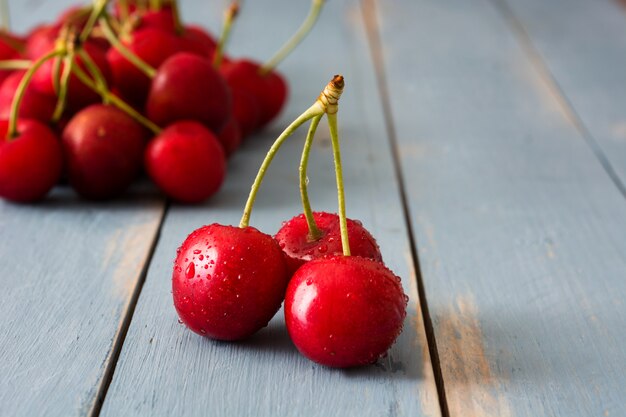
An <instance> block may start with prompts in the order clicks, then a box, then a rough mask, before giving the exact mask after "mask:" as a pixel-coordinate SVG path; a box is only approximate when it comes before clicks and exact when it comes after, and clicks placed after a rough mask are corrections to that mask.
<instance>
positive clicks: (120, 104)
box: [72, 65, 161, 135]
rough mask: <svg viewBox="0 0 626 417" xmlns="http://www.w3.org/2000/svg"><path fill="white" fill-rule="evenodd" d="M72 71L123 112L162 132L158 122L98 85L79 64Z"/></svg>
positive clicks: (156, 133)
mask: <svg viewBox="0 0 626 417" xmlns="http://www.w3.org/2000/svg"><path fill="white" fill-rule="evenodd" d="M72 72H73V73H74V75H76V77H78V79H79V80H80V81H81V82H82V83H83V84H85V85H86V86H87V87H89V88H91V89H92V90H94V91H96V92H97V93H98V94H100V95H101V96H102V97H103V98H104V99H105V100H108V101H110V102H111V104H113V105H114V106H115V107H117V108H118V109H120V110H122V111H123V112H125V113H126V114H128V115H129V116H130V117H132V118H133V119H135V120H136V121H137V122H139V123H141V124H142V125H144V126H145V127H147V128H148V129H150V130H151V131H152V133H154V134H155V135H158V134H159V133H161V128H160V127H159V126H157V125H156V124H154V122H153V121H151V120H150V119H148V118H146V117H145V116H143V115H142V114H141V113H139V112H138V111H137V110H135V109H133V108H132V106H130V105H129V104H127V103H126V102H124V100H122V99H121V98H119V97H117V96H116V95H114V94H111V92H110V91H108V90H106V89H104V88H102V86H98V85H97V84H96V83H94V82H93V81H92V80H91V79H90V78H89V76H88V75H87V74H86V73H85V72H84V71H83V70H82V69H81V68H80V67H79V66H78V65H75V66H74V68H72Z"/></svg>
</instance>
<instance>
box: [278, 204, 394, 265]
mask: <svg viewBox="0 0 626 417" xmlns="http://www.w3.org/2000/svg"><path fill="white" fill-rule="evenodd" d="M313 219H314V220H315V224H317V227H318V229H319V230H320V232H321V233H322V236H321V237H320V238H319V239H317V240H311V239H310V238H309V227H308V225H307V222H306V217H304V214H300V215H299V216H296V217H294V218H293V219H291V220H289V221H288V222H285V223H284V224H283V226H282V227H281V228H280V230H279V231H278V233H276V236H274V238H275V239H276V241H277V242H278V244H279V245H280V247H281V248H282V249H283V252H284V253H285V257H286V259H287V265H288V266H289V270H290V271H291V272H292V273H294V272H295V271H296V270H297V269H298V268H299V267H300V266H302V265H303V264H305V263H306V262H308V261H311V260H313V259H318V258H322V257H325V256H331V255H341V254H342V253H343V247H342V245H341V228H340V226H339V216H337V215H336V214H335V213H324V212H314V213H313ZM347 220H348V240H349V241H350V252H351V253H352V255H354V256H360V257H363V258H370V259H373V260H375V261H378V262H382V261H383V257H382V255H381V254H380V248H379V247H378V244H377V243H376V239H374V237H373V236H372V235H371V233H370V232H368V231H367V229H365V227H363V225H362V224H361V222H359V221H357V220H350V219H347Z"/></svg>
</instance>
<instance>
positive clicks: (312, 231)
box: [300, 115, 323, 241]
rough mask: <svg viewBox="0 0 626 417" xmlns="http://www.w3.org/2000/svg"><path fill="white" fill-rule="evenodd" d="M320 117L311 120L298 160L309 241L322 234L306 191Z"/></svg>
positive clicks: (301, 195)
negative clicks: (311, 154) (308, 170)
mask: <svg viewBox="0 0 626 417" xmlns="http://www.w3.org/2000/svg"><path fill="white" fill-rule="evenodd" d="M322 116H323V115H319V116H315V117H314V118H313V119H311V124H310V126H309V131H308V133H307V135H306V140H305V141H304V148H303V149H302V157H301V158H300V198H301V199H302V209H303V212H304V217H305V218H306V223H307V226H308V227H309V239H310V240H311V241H313V240H317V239H319V238H320V237H321V236H322V232H321V231H320V229H319V227H317V224H316V223H315V218H314V217H313V211H312V210H311V203H310V202H309V192H308V189H307V188H308V187H307V186H308V182H309V179H308V177H307V166H308V164H309V154H310V152H311V145H312V144H313V138H314V137H315V131H316V130H317V126H318V125H319V123H320V120H322Z"/></svg>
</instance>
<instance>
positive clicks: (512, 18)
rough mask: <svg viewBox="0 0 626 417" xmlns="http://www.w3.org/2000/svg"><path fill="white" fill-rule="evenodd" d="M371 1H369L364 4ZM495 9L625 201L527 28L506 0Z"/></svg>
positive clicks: (625, 191) (497, 0)
mask: <svg viewBox="0 0 626 417" xmlns="http://www.w3.org/2000/svg"><path fill="white" fill-rule="evenodd" d="M367 1H370V0H367ZM489 1H490V2H491V4H492V5H493V6H494V8H495V9H496V10H497V11H498V12H499V13H500V14H501V15H502V18H503V19H504V21H505V22H507V23H508V24H509V26H510V28H511V32H513V35H514V36H515V37H516V38H517V39H518V41H519V43H520V45H521V47H522V50H523V51H524V52H525V53H526V55H527V56H528V59H529V61H530V63H531V65H532V66H533V67H534V68H535V69H536V70H537V74H538V75H539V78H540V79H542V80H543V82H544V83H545V85H546V87H547V88H548V90H549V91H550V92H551V93H552V95H553V96H554V98H555V99H556V101H557V102H558V103H559V106H561V110H562V111H563V114H564V115H565V118H566V119H567V120H568V121H569V122H570V123H572V125H573V126H574V127H575V128H576V130H578V131H579V132H580V134H581V136H582V137H583V138H584V140H585V142H586V143H587V145H588V146H589V147H590V148H591V151H592V152H593V154H594V156H595V157H596V159H597V160H598V161H599V162H600V165H602V168H603V169H604V171H605V172H606V173H607V175H608V176H609V178H610V179H611V181H612V182H613V184H614V185H615V186H616V187H617V189H618V190H619V192H620V194H621V195H622V196H623V197H624V198H626V186H625V185H624V183H623V182H622V181H621V179H620V178H619V175H618V174H617V172H616V171H615V168H613V165H612V164H611V162H610V160H609V158H608V157H607V156H606V154H605V153H604V150H603V149H602V145H600V142H598V141H597V140H596V138H595V137H594V136H593V135H592V134H591V132H590V131H589V129H588V128H587V126H586V125H585V123H584V122H583V121H582V118H581V117H580V115H579V114H578V112H577V111H576V109H575V108H574V105H573V104H572V102H571V101H570V99H569V98H568V97H567V94H565V91H564V90H563V88H561V85H560V84H559V82H558V81H557V79H556V78H555V77H554V75H553V74H552V72H551V71H550V69H549V68H548V65H547V64H546V62H545V61H544V59H543V57H542V55H541V53H540V52H539V50H538V49H537V48H536V47H535V45H534V44H533V41H532V38H531V36H530V35H529V33H528V31H527V30H526V27H525V26H524V24H523V23H522V21H521V20H520V19H519V18H518V17H517V16H516V15H515V12H514V11H513V9H512V8H511V6H509V4H508V2H507V0H489ZM621 3H622V4H623V5H626V0H621Z"/></svg>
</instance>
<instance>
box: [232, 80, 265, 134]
mask: <svg viewBox="0 0 626 417" xmlns="http://www.w3.org/2000/svg"><path fill="white" fill-rule="evenodd" d="M230 93H231V96H232V99H233V107H232V114H233V117H234V118H235V121H236V122H237V125H238V126H239V130H241V135H242V136H243V137H244V138H245V137H247V136H249V135H250V134H251V133H252V132H254V130H255V129H256V128H257V126H259V120H260V118H261V110H260V108H259V104H258V103H257V100H256V99H255V98H254V96H252V95H251V94H250V93H248V92H246V91H245V90H242V89H241V88H231V89H230Z"/></svg>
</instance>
